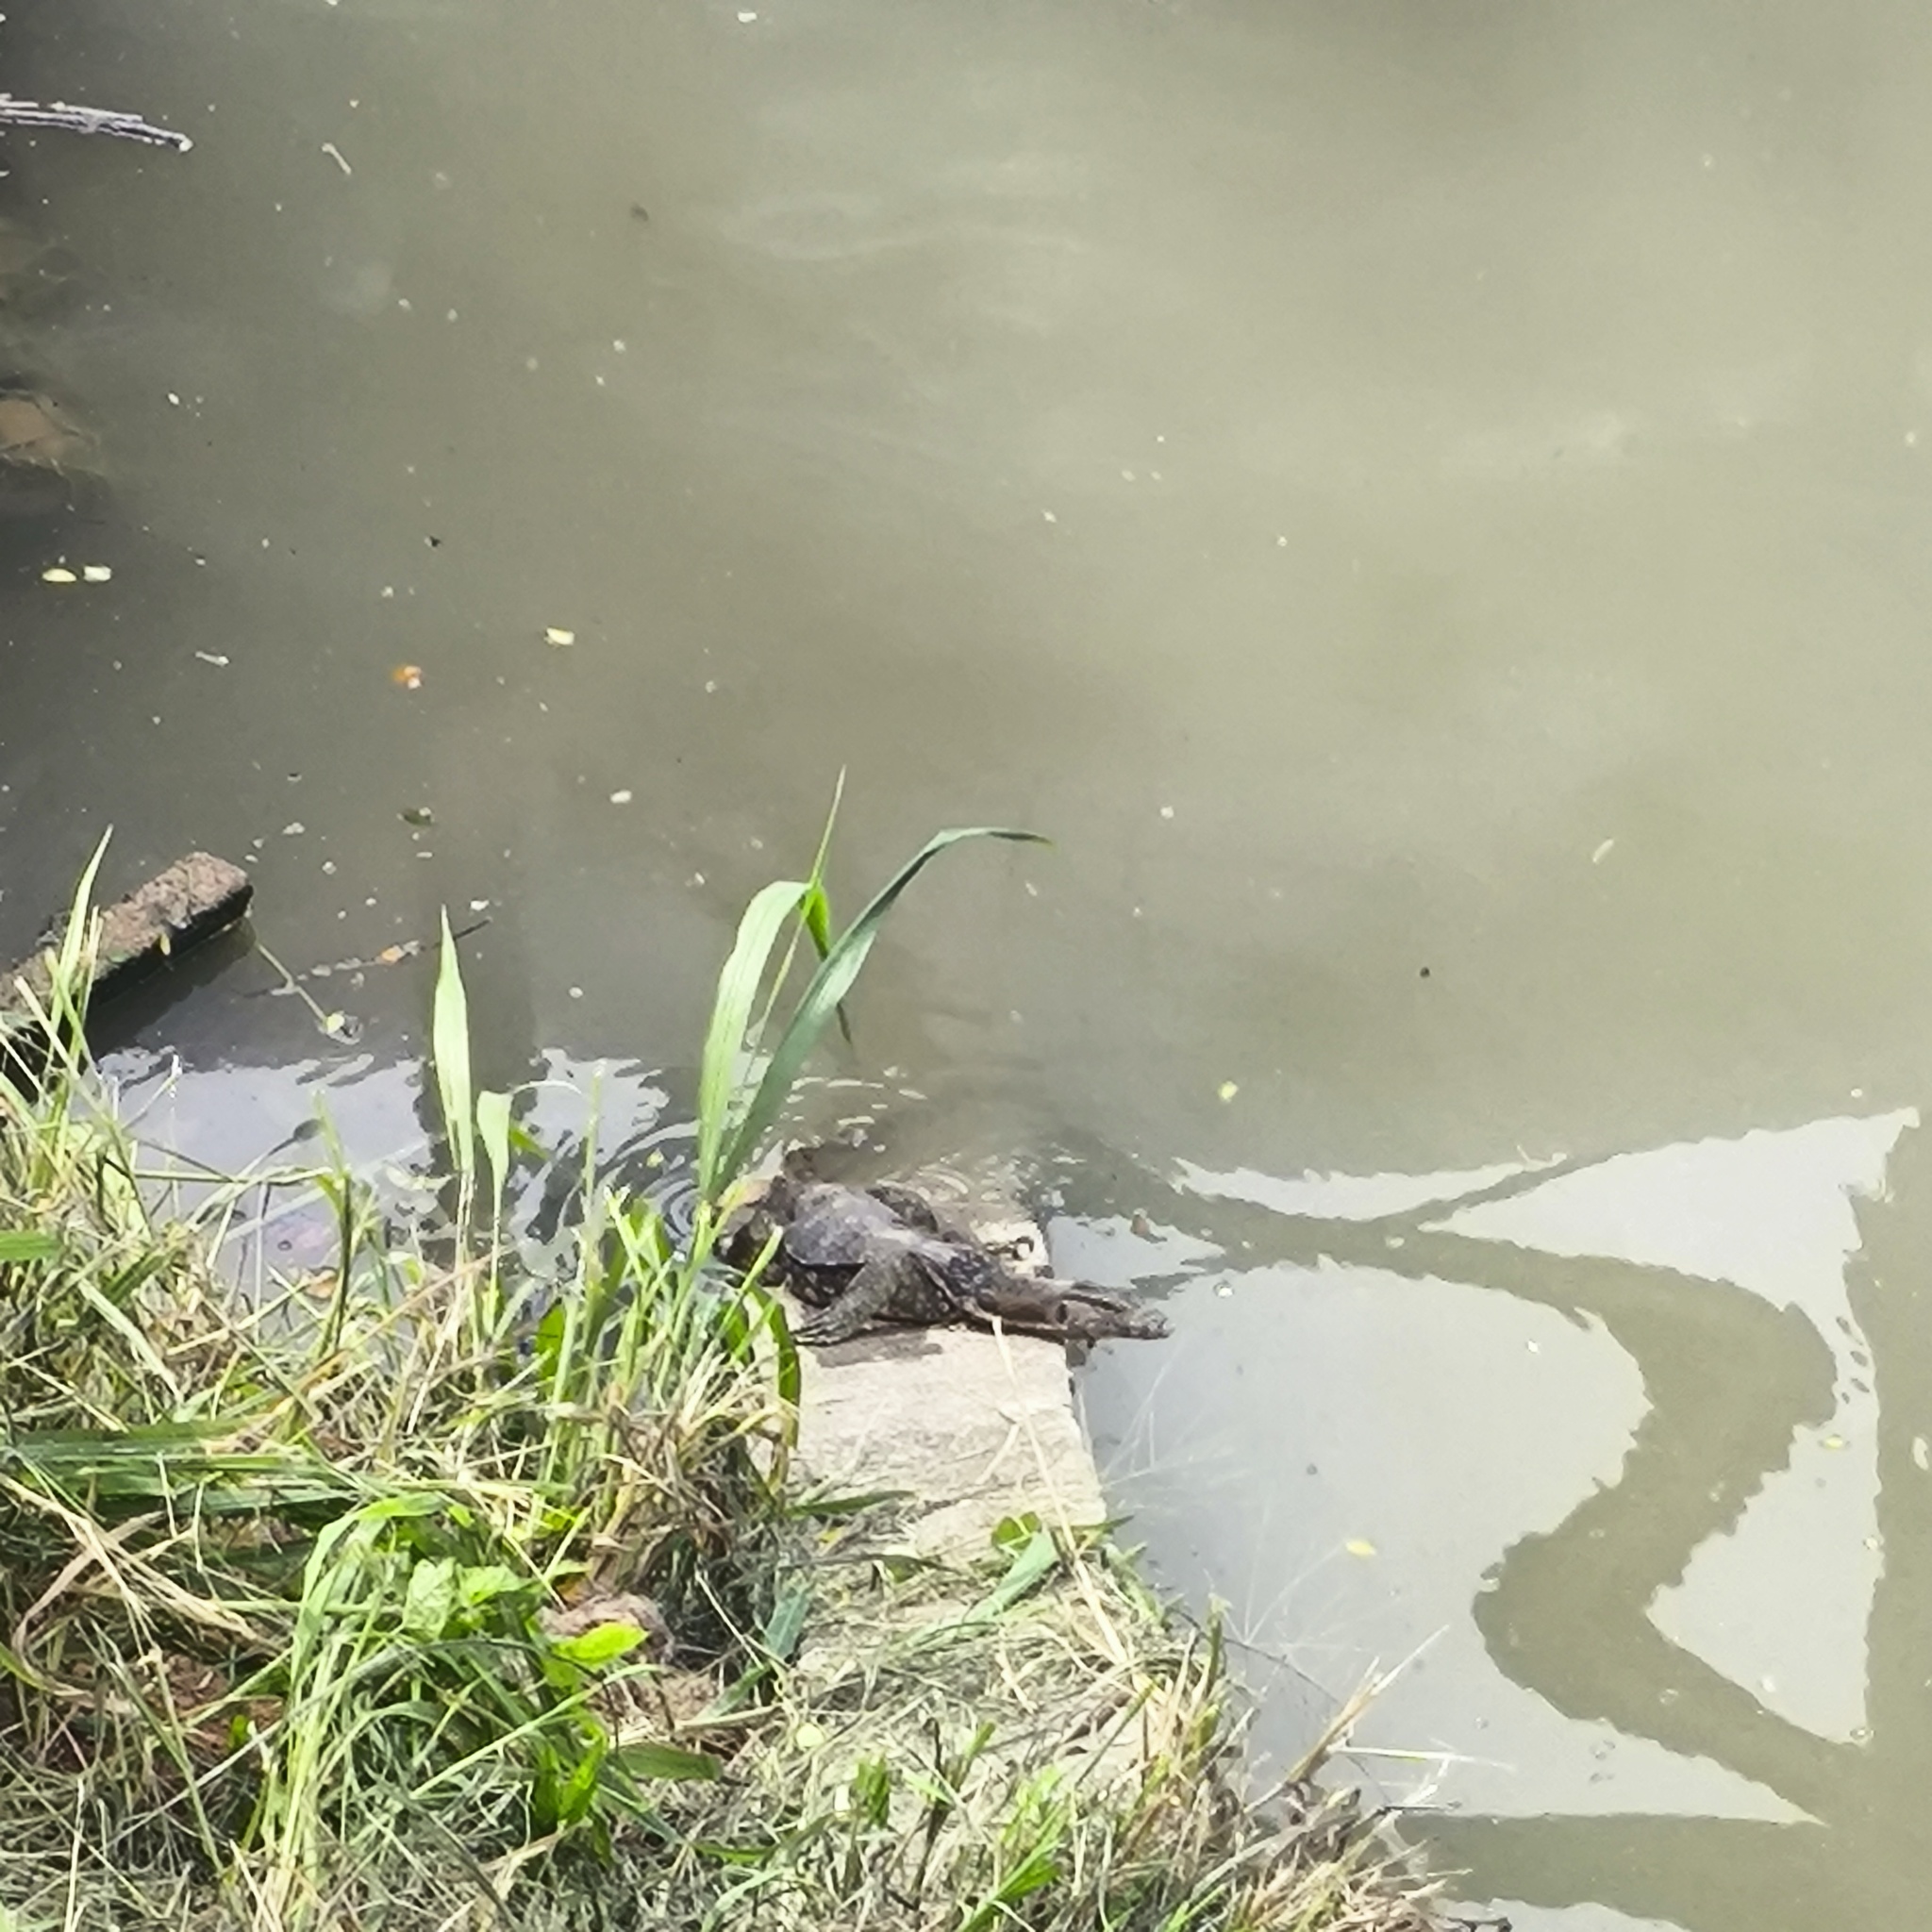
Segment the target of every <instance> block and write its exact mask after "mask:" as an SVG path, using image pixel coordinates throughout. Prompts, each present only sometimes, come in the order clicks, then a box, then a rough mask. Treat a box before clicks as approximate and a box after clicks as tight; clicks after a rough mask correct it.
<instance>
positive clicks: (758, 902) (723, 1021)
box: [698, 879, 811, 1200]
mask: <svg viewBox="0 0 1932 1932" xmlns="http://www.w3.org/2000/svg"><path fill="white" fill-rule="evenodd" d="M810 890H811V888H810V887H809V886H808V885H805V884H803V883H802V882H800V881H799V880H796V879H774V881H773V882H772V883H771V884H770V885H769V886H765V887H762V888H761V889H760V890H759V891H758V893H757V894H756V896H755V897H754V898H753V899H752V902H751V904H750V905H749V906H747V907H746V908H744V917H743V918H742V919H741V920H740V921H739V922H738V938H737V941H735V943H734V944H733V945H732V948H731V955H730V957H729V958H727V959H726V960H725V961H724V970H723V971H722V972H720V974H718V992H717V996H716V998H715V999H714V1000H713V1001H712V1003H711V1024H710V1025H709V1026H708V1028H707V1030H706V1033H705V1056H704V1059H703V1061H702V1062H701V1064H700V1067H699V1070H698V1186H699V1188H700V1189H701V1190H702V1191H703V1193H704V1195H705V1197H706V1199H708V1200H709V1199H713V1198H715V1196H716V1194H717V1192H718V1190H719V1189H720V1188H722V1187H723V1186H724V1184H725V1183H727V1182H729V1181H730V1180H731V1178H732V1177H733V1174H735V1172H736V1170H735V1169H733V1170H728V1171H727V1170H724V1169H721V1168H720V1166H719V1156H720V1154H721V1153H722V1151H723V1149H724V1146H725V1144H726V1141H727V1135H728V1131H729V1128H730V1123H731V1116H732V1112H733V1108H734V1104H735V1102H736V1099H737V1095H738V1087H739V1069H740V1066H741V1062H742V1059H743V1057H744V1054H745V1051H746V1045H747V1036H748V1034H749V1032H750V1030H751V1016H752V1010H753V1008H755V1007H756V1006H757V1005H758V988H759V987H760V986H762V985H763V984H764V978H765V967H766V965H767V963H768V962H769V961H770V959H771V957H772V948H773V947H774V946H775V945H776V944H777V943H778V935H779V934H780V933H781V932H782V931H783V930H784V929H785V922H786V921H787V920H788V919H790V918H791V915H792V913H793V912H794V911H795V910H796V909H797V908H798V905H799V901H800V900H801V899H802V898H803V897H804V896H805V895H806V894H807V893H808V892H809V891H810ZM730 1138H733V1139H735V1138H736V1137H735V1136H733V1137H730Z"/></svg>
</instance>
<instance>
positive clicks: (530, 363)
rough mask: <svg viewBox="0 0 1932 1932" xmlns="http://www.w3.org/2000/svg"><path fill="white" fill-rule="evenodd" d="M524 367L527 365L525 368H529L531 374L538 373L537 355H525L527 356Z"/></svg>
mask: <svg viewBox="0 0 1932 1932" xmlns="http://www.w3.org/2000/svg"><path fill="white" fill-rule="evenodd" d="M524 367H525V369H527V370H528V371H529V372H530V374H531V375H536V373H537V358H536V357H534V356H525V358H524Z"/></svg>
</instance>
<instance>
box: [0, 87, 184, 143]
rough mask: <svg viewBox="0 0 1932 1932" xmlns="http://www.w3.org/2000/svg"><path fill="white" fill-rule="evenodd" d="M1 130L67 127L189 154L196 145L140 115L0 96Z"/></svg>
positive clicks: (61, 102)
mask: <svg viewBox="0 0 1932 1932" xmlns="http://www.w3.org/2000/svg"><path fill="white" fill-rule="evenodd" d="M0 126H9V127H64V128H66V129H68V130H69V131H70V132H71V133H74V134H111V135H114V136H116V137H117V138H118V139H120V140H122V141H141V142H146V143H147V145H148V146H149V147H171V148H173V149H175V152H176V153H177V154H186V153H187V152H188V150H189V149H190V148H192V146H193V145H194V143H193V142H192V141H191V140H190V139H189V138H188V136H187V135H185V134H177V133H175V130H174V129H173V128H172V127H157V126H156V125H154V123H153V122H152V121H143V120H142V118H141V117H140V115H138V114H116V113H113V112H111V111H110V110H109V109H108V108H75V107H70V106H69V105H68V104H67V103H66V102H65V101H50V102H47V103H45V104H44V105H43V104H42V103H41V102H39V101H17V100H15V99H14V97H13V96H12V95H11V94H0Z"/></svg>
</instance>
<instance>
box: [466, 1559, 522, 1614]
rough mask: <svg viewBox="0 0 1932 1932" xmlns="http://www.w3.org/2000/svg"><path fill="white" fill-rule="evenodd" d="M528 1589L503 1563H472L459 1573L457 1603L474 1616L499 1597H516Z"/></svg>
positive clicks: (520, 1578)
mask: <svg viewBox="0 0 1932 1932" xmlns="http://www.w3.org/2000/svg"><path fill="white" fill-rule="evenodd" d="M527 1587H528V1586H527V1585H526V1584H525V1581H524V1579H523V1578H522V1577H521V1576H519V1575H518V1574H516V1572H515V1571H514V1570H507V1569H506V1568H505V1567H504V1566H503V1565H502V1564H501V1563H470V1564H465V1565H464V1566H463V1568H462V1569H460V1570H458V1572H457V1601H458V1604H460V1605H461V1607H463V1609H464V1610H466V1611H469V1612H471V1613H473V1614H474V1613H475V1611H477V1610H480V1609H482V1608H483V1607H484V1606H485V1605H487V1604H492V1603H494V1602H495V1601H496V1599H497V1598H498V1597H502V1596H515V1595H517V1594H518V1593H519V1592H520V1591H524V1590H525V1589H526V1588H527Z"/></svg>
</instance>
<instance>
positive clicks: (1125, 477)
mask: <svg viewBox="0 0 1932 1932" xmlns="http://www.w3.org/2000/svg"><path fill="white" fill-rule="evenodd" d="M1133 480H1134V473H1133V471H1131V470H1123V471H1122V472H1121V481H1122V482H1123V483H1131V482H1133Z"/></svg>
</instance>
